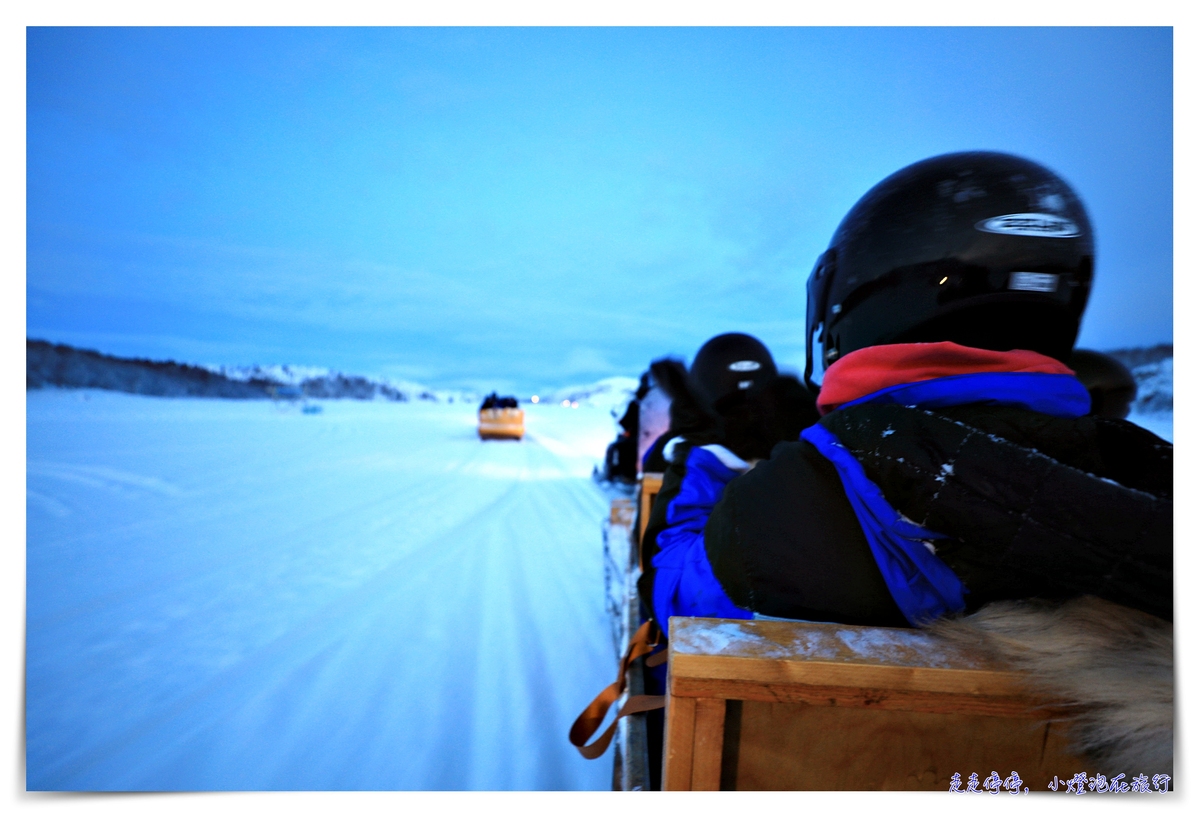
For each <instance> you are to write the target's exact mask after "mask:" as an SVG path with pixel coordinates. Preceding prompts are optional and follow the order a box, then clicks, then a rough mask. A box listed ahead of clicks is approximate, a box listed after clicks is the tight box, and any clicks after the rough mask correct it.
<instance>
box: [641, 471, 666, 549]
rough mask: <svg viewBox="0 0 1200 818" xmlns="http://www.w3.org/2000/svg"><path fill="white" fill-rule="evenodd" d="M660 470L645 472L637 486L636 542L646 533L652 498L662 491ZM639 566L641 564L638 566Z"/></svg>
mask: <svg viewBox="0 0 1200 818" xmlns="http://www.w3.org/2000/svg"><path fill="white" fill-rule="evenodd" d="M662 482H663V474H662V472H646V473H645V474H643V475H642V481H641V483H640V485H639V487H638V542H639V543H640V542H641V541H642V537H643V536H644V535H645V533H646V525H647V524H648V523H649V522H650V510H651V509H652V508H654V498H655V497H657V496H658V493H659V492H660V491H662ZM638 567H639V568H640V567H641V566H638Z"/></svg>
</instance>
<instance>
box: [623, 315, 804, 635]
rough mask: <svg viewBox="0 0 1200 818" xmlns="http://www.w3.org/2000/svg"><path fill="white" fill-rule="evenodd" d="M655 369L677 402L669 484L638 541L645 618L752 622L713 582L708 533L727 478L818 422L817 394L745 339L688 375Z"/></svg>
mask: <svg viewBox="0 0 1200 818" xmlns="http://www.w3.org/2000/svg"><path fill="white" fill-rule="evenodd" d="M650 371H651V377H652V379H653V381H654V382H655V383H657V384H659V385H660V386H661V388H662V389H663V390H664V391H665V392H666V393H667V394H668V395H669V397H670V398H671V408H670V421H671V422H670V428H669V430H668V432H667V433H666V434H665V435H664V436H663V437H665V438H667V440H666V442H665V445H663V446H662V447H661V449H662V453H663V458H664V461H665V464H666V467H665V471H664V477H663V486H662V489H661V490H660V492H659V495H658V497H657V499H656V500H655V503H654V508H653V510H652V511H651V514H650V519H649V521H648V523H647V527H646V531H645V534H644V535H643V538H642V553H641V557H642V560H641V562H642V566H643V573H642V576H641V578H640V579H639V582H638V588H639V595H640V597H641V599H642V602H643V605H644V607H645V614H646V615H647V616H650V615H653V616H654V618H655V619H656V620H657V621H658V622H659V623H665V622H667V621H668V620H669V618H670V617H671V616H674V615H686V616H722V617H735V618H746V617H749V616H750V613H749V611H747V610H744V609H743V608H739V607H738V606H735V605H734V604H733V603H731V602H730V601H729V598H728V597H727V596H726V595H725V593H724V592H723V591H722V590H721V586H720V584H719V583H718V582H717V581H716V579H715V578H714V577H713V575H712V570H711V568H710V567H709V564H708V560H707V557H706V555H705V551H704V526H705V523H706V522H707V520H708V514H709V511H710V510H711V509H712V506H713V504H714V503H715V502H716V501H717V500H718V499H719V498H720V496H721V492H722V491H723V489H724V487H725V485H726V484H727V483H728V482H729V481H730V480H732V479H733V478H734V477H736V476H737V475H739V474H743V473H745V472H746V471H748V470H749V469H750V468H751V467H752V466H753V464H755V463H756V462H758V461H759V460H762V459H765V458H768V457H770V455H771V450H772V448H773V447H774V446H775V444H776V443H778V442H779V441H781V440H796V439H797V438H798V437H799V434H800V430H801V429H803V428H804V427H805V426H808V425H809V424H811V423H814V422H816V420H817V414H816V409H815V403H814V399H813V396H812V394H811V393H810V392H809V391H808V390H807V389H806V388H805V387H804V386H803V384H801V383H800V382H799V380H798V379H797V378H795V377H793V376H789V375H780V374H779V372H778V369H777V368H776V366H775V361H774V359H773V358H772V357H771V353H770V351H769V350H768V349H767V348H766V346H764V345H763V343H762V342H761V341H759V340H758V339H757V338H754V337H752V336H750V335H745V334H742V333H727V334H724V335H718V336H716V337H715V338H711V339H709V340H708V341H707V342H705V344H704V345H703V346H702V347H701V348H700V350H699V351H698V352H697V353H696V357H695V359H694V360H693V361H692V365H691V368H690V369H686V370H685V369H684V367H683V364H682V362H680V361H677V360H672V359H661V360H658V361H655V362H654V363H653V364H652V365H651V370H650Z"/></svg>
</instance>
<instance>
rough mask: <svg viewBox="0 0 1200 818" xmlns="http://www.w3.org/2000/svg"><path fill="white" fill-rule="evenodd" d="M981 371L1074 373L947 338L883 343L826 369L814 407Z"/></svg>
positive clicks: (1023, 354)
mask: <svg viewBox="0 0 1200 818" xmlns="http://www.w3.org/2000/svg"><path fill="white" fill-rule="evenodd" d="M980 372H1041V373H1045V374H1048V375H1074V374H1075V373H1074V371H1072V370H1071V369H1069V368H1068V367H1067V365H1066V364H1064V363H1062V362H1060V361H1056V360H1055V359H1053V358H1051V357H1049V356H1047V355H1042V354H1041V353H1040V352H1032V351H1030V350H1027V349H1014V350H1011V351H1009V352H994V351H992V350H989V349H976V348H975V347H965V346H962V345H961V344H956V343H954V342H952V341H938V342H937V343H933V344H883V345H881V346H874V347H865V348H864V349H856V350H855V351H854V352H851V353H849V354H848V355H846V357H844V358H840V359H838V360H837V361H835V362H834V363H833V365H832V366H830V367H829V369H827V370H826V371H825V380H824V381H823V382H822V383H821V393H820V394H819V395H818V396H817V411H818V412H820V413H821V414H822V415H825V414H828V413H829V412H832V411H833V410H834V409H836V408H838V407H839V406H841V405H842V404H843V403H849V402H850V401H852V400H856V399H858V398H861V397H862V396H863V395H869V394H871V393H872V392H878V391H879V390H880V389H886V388H887V387H889V386H896V385H898V384H902V383H916V382H917V381H928V380H932V379H934V378H946V377H949V376H951V375H974V374H976V373H980Z"/></svg>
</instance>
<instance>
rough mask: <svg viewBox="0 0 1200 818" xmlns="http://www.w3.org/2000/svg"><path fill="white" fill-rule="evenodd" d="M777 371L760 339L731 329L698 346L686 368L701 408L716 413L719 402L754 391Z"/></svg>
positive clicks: (758, 389)
mask: <svg viewBox="0 0 1200 818" xmlns="http://www.w3.org/2000/svg"><path fill="white" fill-rule="evenodd" d="M778 374H779V372H778V370H777V369H776V368H775V361H774V359H773V358H771V353H770V352H769V351H768V350H767V348H766V347H765V346H763V343H762V341H760V340H758V339H757V338H754V337H753V336H750V335H743V334H742V333H740V332H730V333H726V334H725V335H718V336H717V337H715V338H710V339H709V340H708V341H706V342H705V343H704V346H702V347H700V351H699V352H697V353H696V357H695V359H694V360H693V361H692V367H691V369H690V370H688V384H689V387H690V389H691V391H692V393H693V394H695V396H696V398H697V399H698V400H699V401H700V403H701V404H702V405H703V407H704V408H705V409H706V410H708V411H710V412H716V411H718V407H717V404H718V403H722V402H724V401H727V399H729V398H730V397H731V396H733V395H745V396H749V395H753V394H757V393H758V392H760V391H762V389H763V388H764V387H765V386H766V385H767V384H769V383H770V382H771V381H772V380H774V379H775V377H776V376H777V375H778Z"/></svg>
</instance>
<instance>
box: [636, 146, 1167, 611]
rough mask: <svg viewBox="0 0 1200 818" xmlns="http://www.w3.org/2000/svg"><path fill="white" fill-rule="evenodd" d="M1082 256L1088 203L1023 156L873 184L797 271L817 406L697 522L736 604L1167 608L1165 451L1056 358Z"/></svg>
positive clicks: (937, 167) (921, 169)
mask: <svg viewBox="0 0 1200 818" xmlns="http://www.w3.org/2000/svg"><path fill="white" fill-rule="evenodd" d="M1093 264H1094V251H1093V240H1092V229H1091V225H1090V223H1089V221H1088V216H1087V213H1086V212H1085V211H1084V208H1083V204H1082V203H1081V202H1080V200H1079V198H1078V196H1077V195H1076V194H1075V192H1074V191H1073V190H1072V189H1071V188H1070V186H1068V185H1067V184H1066V183H1065V182H1064V181H1063V180H1062V179H1060V178H1059V177H1058V176H1056V175H1055V174H1054V173H1052V172H1050V171H1049V170H1047V169H1046V168H1044V167H1042V166H1040V165H1038V164H1035V163H1034V162H1031V161H1028V160H1025V159H1021V158H1018V157H1015V156H1010V155H1006V154H1000V153H982V152H979V153H959V154H948V155H945V156H938V157H934V158H932V159H927V160H925V161H922V162H918V163H916V164H914V165H910V166H909V167H906V168H904V169H902V170H900V171H899V172H897V173H895V174H893V175H892V176H890V177H888V178H887V179H885V180H883V181H882V182H880V183H879V184H878V185H876V186H875V187H874V188H872V189H871V190H870V191H869V192H868V193H867V194H866V195H865V196H863V197H862V199H860V200H859V202H858V203H857V204H856V205H855V206H854V207H853V208H852V209H851V210H850V212H849V214H847V216H846V217H845V219H844V220H843V221H842V223H841V225H840V226H839V227H838V229H837V231H836V232H835V234H834V236H833V240H832V242H831V244H830V247H829V249H828V250H827V251H826V252H825V253H824V254H822V256H821V257H820V258H819V259H818V261H817V265H816V267H815V269H814V271H813V273H812V275H811V277H810V278H809V282H808V319H807V327H806V330H807V341H808V345H809V353H808V367H807V369H806V372H805V378H806V380H807V381H808V383H809V385H810V387H813V388H816V385H815V384H814V383H813V382H812V370H813V361H814V356H813V352H814V350H813V348H812V347H813V341H814V336H816V341H817V343H819V354H820V361H822V362H823V363H824V365H825V366H826V367H827V369H826V370H825V372H824V377H823V380H822V383H821V385H820V393H819V396H818V399H817V406H818V410H819V411H820V413H821V414H822V416H823V417H822V419H821V421H820V422H819V423H817V424H815V425H814V426H812V427H810V428H808V429H806V430H805V431H804V432H803V435H802V439H801V440H796V441H791V442H787V443H781V444H780V445H778V446H776V447H775V450H774V451H773V452H772V454H771V457H770V459H769V460H766V461H764V462H763V463H761V464H760V465H759V466H758V467H756V468H754V469H753V470H751V471H748V472H746V473H745V474H743V475H741V476H737V477H736V478H730V479H729V480H728V484H727V485H725V486H724V491H723V493H722V494H721V497H720V499H719V500H718V501H717V502H716V505H715V507H714V509H713V511H712V514H711V517H710V519H709V520H708V522H707V526H706V528H705V529H704V551H705V554H706V556H707V560H708V564H709V567H710V568H711V571H712V574H713V575H714V576H715V578H716V580H717V581H718V583H719V587H720V590H721V592H722V602H723V604H725V605H727V606H728V608H727V609H732V610H734V611H735V612H736V613H737V615H741V616H745V615H748V613H747V612H750V611H753V612H757V613H761V614H766V615H770V616H778V617H788V618H796V619H809V620H818V621H830V622H844V623H849V624H860V625H893V626H907V625H917V624H922V623H926V622H929V621H931V620H933V619H936V618H937V617H940V616H942V615H945V614H952V613H955V612H960V611H966V612H972V611H975V610H977V609H979V608H980V607H981V606H983V605H984V604H985V603H988V602H990V601H993V600H1006V599H1023V598H1032V597H1038V598H1043V599H1049V600H1063V599H1068V598H1072V597H1077V596H1080V595H1094V596H1097V597H1100V598H1102V599H1106V600H1109V601H1111V602H1115V603H1118V604H1120V605H1125V606H1128V607H1130V608H1135V609H1138V610H1141V611H1145V612H1148V613H1150V614H1152V615H1154V616H1156V617H1160V618H1162V619H1166V620H1170V619H1172V615H1173V600H1172V568H1173V564H1172V539H1173V525H1172V451H1173V450H1172V446H1171V444H1169V443H1167V442H1165V441H1163V440H1161V439H1160V438H1158V437H1156V436H1155V435H1153V434H1152V433H1150V432H1148V431H1146V430H1144V429H1142V428H1140V427H1138V426H1135V425H1133V424H1131V423H1129V422H1127V421H1124V420H1119V419H1113V418H1112V417H1105V416H1104V415H1109V414H1110V413H1109V412H1108V411H1105V412H1103V413H1102V414H1101V415H1091V414H1089V409H1090V408H1091V398H1090V396H1089V394H1088V390H1087V389H1086V388H1085V387H1084V385H1083V384H1081V383H1080V381H1079V380H1078V379H1076V378H1075V376H1074V374H1073V372H1072V370H1071V369H1069V368H1068V367H1067V365H1066V364H1065V363H1064V362H1065V361H1067V360H1069V358H1070V356H1071V353H1072V347H1073V346H1074V343H1075V338H1076V335H1077V334H1078V330H1079V323H1080V319H1081V318H1082V316H1083V311H1084V307H1085V306H1086V304H1087V300H1088V294H1089V292H1090V290H1091V285H1092V271H1093ZM710 468H714V469H715V467H710ZM732 471H734V470H733V469H730V470H729V471H728V472H723V473H722V474H729V473H731V472H732ZM661 539H662V536H661V535H660V541H661ZM692 570H699V569H692ZM658 592H659V584H658V583H657V582H656V584H655V593H656V599H655V604H656V610H657V606H658V604H659V603H658V598H657V594H658ZM712 595H713V594H712V593H710V596H712ZM726 599H727V600H728V601H727V602H725V601H724V600H726ZM672 604H674V605H675V607H674V608H673V609H671V610H668V609H666V608H664V609H663V610H662V611H661V613H660V616H663V615H666V614H669V613H671V612H672V611H692V610H695V607H689V604H688V601H687V600H682V601H680V602H677V603H672ZM666 624H667V623H666V622H665V621H663V622H662V625H663V627H664V629H665V627H666Z"/></svg>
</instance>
